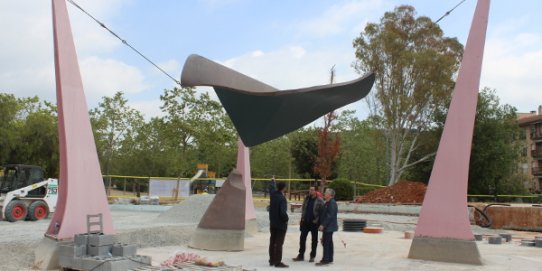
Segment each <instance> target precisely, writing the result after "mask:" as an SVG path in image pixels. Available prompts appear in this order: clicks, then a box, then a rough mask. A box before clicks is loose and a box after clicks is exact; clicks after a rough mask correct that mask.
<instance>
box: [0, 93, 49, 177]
mask: <svg viewBox="0 0 542 271" xmlns="http://www.w3.org/2000/svg"><path fill="white" fill-rule="evenodd" d="M56 119H57V118H56V108H55V107H54V106H53V105H51V104H50V103H47V102H41V101H40V100H39V98H38V97H37V96H35V97H28V98H16V97H15V96H14V95H12V94H4V93H0V135H1V136H0V164H7V163H14V164H15V163H20V164H32V165H37V166H40V167H42V168H43V169H44V170H45V172H46V175H47V176H51V177H53V176H58V130H57V123H56Z"/></svg>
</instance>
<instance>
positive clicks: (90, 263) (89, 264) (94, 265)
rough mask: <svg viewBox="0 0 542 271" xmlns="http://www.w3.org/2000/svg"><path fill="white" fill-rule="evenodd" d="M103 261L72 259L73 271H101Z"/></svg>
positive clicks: (88, 258)
mask: <svg viewBox="0 0 542 271" xmlns="http://www.w3.org/2000/svg"><path fill="white" fill-rule="evenodd" d="M102 265H103V260H101V259H96V258H92V257H83V258H74V260H73V269H78V270H94V271H98V270H102V269H101V268H100V267H101V266H102Z"/></svg>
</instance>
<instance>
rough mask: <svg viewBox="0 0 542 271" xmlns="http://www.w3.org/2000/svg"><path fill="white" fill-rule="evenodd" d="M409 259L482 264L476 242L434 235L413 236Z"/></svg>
mask: <svg viewBox="0 0 542 271" xmlns="http://www.w3.org/2000/svg"><path fill="white" fill-rule="evenodd" d="M408 257H409V258H411V259H420V260H429V261H439V262H450V263H464V264H475V265H482V259H481V258H480V252H479V251H478V246H476V242H475V241H474V240H473V241H467V240H459V239H449V238H434V237H414V240H412V245H411V246H410V252H409V254H408Z"/></svg>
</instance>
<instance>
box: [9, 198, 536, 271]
mask: <svg viewBox="0 0 542 271" xmlns="http://www.w3.org/2000/svg"><path fill="white" fill-rule="evenodd" d="M168 208H169V207H165V206H113V207H112V216H113V222H114V227H115V229H116V230H117V232H118V239H119V240H120V241H122V242H125V243H132V244H137V245H139V246H140V247H141V248H140V249H139V254H144V255H150V256H152V257H153V262H154V263H155V264H156V265H158V264H159V263H160V262H161V261H162V260H165V259H167V258H168V257H170V256H172V255H174V254H175V253H176V252H188V251H191V252H195V253H198V254H200V255H202V256H206V257H208V258H209V259H210V260H224V261H225V262H226V263H227V264H230V265H242V266H243V267H244V268H245V269H249V270H254V269H257V270H271V268H270V267H269V266H268V265H267V245H268V238H269V235H268V233H267V232H266V230H265V229H263V230H264V231H263V232H260V233H257V234H255V235H253V236H251V237H247V239H246V242H245V247H246V249H245V251H243V252H233V253H227V252H211V251H196V250H191V249H189V248H187V247H186V244H187V242H188V240H189V238H190V236H191V234H192V232H193V230H194V228H195V226H196V224H194V223H183V222H175V223H173V222H167V223H166V222H163V221H161V220H160V219H158V217H159V215H160V214H162V213H163V212H164V211H165V210H167V209H168ZM257 216H258V218H259V219H262V218H263V219H265V217H266V214H265V211H263V210H262V209H259V211H258V212H257ZM339 218H340V219H344V218H364V219H367V220H369V224H376V223H378V224H381V225H382V226H383V228H384V233H382V234H376V235H375V234H364V233H351V232H339V233H337V234H336V235H335V251H336V253H335V263H334V264H333V265H331V266H328V267H323V268H324V269H326V270H341V271H344V270H399V271H401V270H443V271H444V270H484V271H485V270H503V271H504V270H507V271H508V270H514V271H523V270H533V271H534V270H542V257H540V255H542V249H541V248H529V247H522V246H520V240H521V239H522V238H534V236H536V235H541V236H542V233H525V232H512V234H513V235H514V237H515V239H514V240H513V242H511V243H507V244H503V245H490V244H487V241H483V242H479V243H478V247H479V250H480V253H481V255H482V258H483V261H484V266H478V267H477V266H470V265H460V264H447V263H438V262H428V261H420V260H411V259H407V258H406V256H407V254H408V250H409V247H410V243H411V241H410V240H405V239H403V233H404V231H405V230H412V229H414V227H415V224H416V222H417V217H415V216H398V215H379V214H353V213H348V214H342V213H341V214H340V215H339ZM298 221H299V213H294V214H291V224H292V225H291V226H290V228H289V231H288V234H287V236H286V241H285V246H284V261H285V262H286V263H287V264H290V265H291V268H290V270H305V269H306V270H309V268H310V269H314V268H315V267H314V265H312V264H309V263H308V262H303V263H293V262H292V261H291V258H292V257H294V256H295V255H296V254H297V249H298V237H299V231H298V228H297V226H296V225H295V224H297V223H298ZM49 222H50V220H44V221H37V222H29V221H21V222H16V223H9V222H5V221H0V255H2V260H0V270H2V271H10V270H29V269H31V267H32V262H33V250H34V248H35V246H36V244H37V243H38V241H39V240H41V238H42V237H43V233H44V232H45V230H46V229H47V227H48V225H49ZM259 224H260V225H264V227H265V225H266V223H265V221H263V222H262V223H259ZM473 231H474V232H476V233H483V234H496V233H501V232H502V231H495V230H488V229H481V228H479V227H473ZM341 240H343V241H345V243H346V247H344V246H342V243H341ZM320 256H321V247H319V249H318V256H317V258H318V257H320ZM273 269H274V268H273Z"/></svg>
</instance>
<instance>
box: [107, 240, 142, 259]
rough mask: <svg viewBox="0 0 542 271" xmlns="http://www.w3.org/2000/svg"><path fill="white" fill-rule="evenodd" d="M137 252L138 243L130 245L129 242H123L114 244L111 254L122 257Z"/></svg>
mask: <svg viewBox="0 0 542 271" xmlns="http://www.w3.org/2000/svg"><path fill="white" fill-rule="evenodd" d="M136 252H137V246H136V245H128V244H121V243H116V244H113V248H112V249H111V254H112V255H113V256H121V257H128V256H134V255H136Z"/></svg>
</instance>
